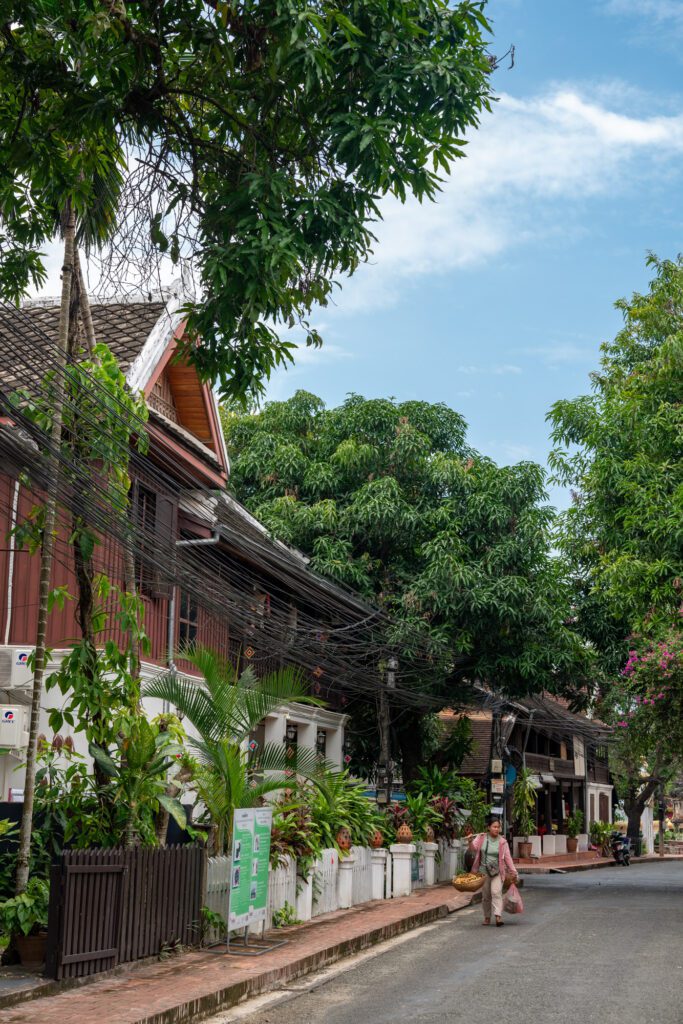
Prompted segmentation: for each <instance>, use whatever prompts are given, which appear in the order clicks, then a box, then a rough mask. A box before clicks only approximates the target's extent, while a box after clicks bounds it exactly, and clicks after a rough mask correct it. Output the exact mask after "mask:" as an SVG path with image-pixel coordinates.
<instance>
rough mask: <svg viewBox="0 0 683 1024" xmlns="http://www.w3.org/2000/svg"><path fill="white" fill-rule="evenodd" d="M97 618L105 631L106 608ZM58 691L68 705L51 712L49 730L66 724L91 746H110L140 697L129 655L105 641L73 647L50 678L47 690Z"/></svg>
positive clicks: (99, 612)
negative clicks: (96, 645)
mask: <svg viewBox="0 0 683 1024" xmlns="http://www.w3.org/2000/svg"><path fill="white" fill-rule="evenodd" d="M140 603H141V602H140ZM100 615H101V618H100ZM96 618H97V619H98V620H99V621H100V622H101V623H102V627H103V628H102V632H104V622H105V621H106V619H105V606H104V605H103V606H102V608H101V611H96ZM55 688H57V689H59V691H60V693H62V694H63V695H64V696H65V698H66V702H65V704H64V705H63V706H62V707H61V708H52V709H51V710H50V712H49V715H48V721H49V724H50V728H51V729H52V730H53V731H54V732H59V731H60V729H61V728H62V726H63V725H64V723H66V724H67V725H70V726H71V727H72V728H73V729H74V730H75V731H76V732H83V733H85V736H86V738H87V740H88V742H89V743H97V744H105V743H108V742H109V741H110V740H111V737H112V736H115V735H116V734H117V733H118V732H119V731H120V729H121V728H122V727H123V726H124V724H125V722H126V721H127V720H128V718H129V716H130V714H131V711H132V710H133V709H134V708H135V706H136V704H137V701H138V698H139V685H138V681H137V679H135V678H134V677H133V676H132V675H131V672H130V654H129V652H128V651H122V650H120V648H119V647H118V645H117V644H116V643H115V642H114V641H113V640H106V641H105V642H104V645H103V646H102V647H95V646H94V645H93V644H92V643H90V642H89V641H88V640H80V641H79V642H78V643H75V644H73V645H72V647H71V649H70V650H69V652H68V653H67V654H66V655H65V657H64V658H62V660H61V662H60V664H59V668H58V669H57V670H56V671H55V672H51V673H50V675H49V676H48V677H47V680H46V689H47V690H51V689H55Z"/></svg>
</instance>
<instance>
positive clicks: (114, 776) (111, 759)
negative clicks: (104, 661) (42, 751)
mask: <svg viewBox="0 0 683 1024" xmlns="http://www.w3.org/2000/svg"><path fill="white" fill-rule="evenodd" d="M88 749H89V751H90V755H91V757H92V758H93V760H94V761H95V764H96V765H97V766H98V768H99V769H100V771H101V772H103V773H104V775H105V776H107V778H108V779H109V780H110V782H109V795H110V799H111V801H112V803H113V805H114V807H118V808H119V809H120V810H121V812H122V813H123V815H124V818H125V823H126V827H125V842H126V845H127V846H130V845H132V844H133V843H134V842H135V841H136V840H138V839H142V840H143V842H147V843H151V844H154V843H155V842H156V836H155V833H154V817H155V815H156V814H157V813H158V812H159V809H160V808H161V809H163V810H164V811H167V812H168V813H169V814H170V815H171V816H172V817H173V818H174V819H175V821H176V822H177V823H178V825H179V826H180V828H185V825H186V824H187V818H186V815H185V809H184V807H183V806H182V804H181V803H180V801H179V800H177V799H175V798H174V797H170V796H168V795H167V793H166V788H167V784H168V777H169V772H170V770H171V768H172V767H174V765H175V758H176V757H177V756H179V755H180V753H181V748H180V747H178V746H177V745H175V744H173V743H172V741H171V740H170V738H169V736H168V734H167V733H163V732H158V731H156V730H155V729H154V728H153V727H152V726H151V725H150V724H149V722H148V721H147V719H146V718H144V717H143V716H142V715H136V716H133V717H131V718H130V719H129V720H128V721H127V722H125V723H123V724H122V729H121V731H120V732H119V733H118V734H117V735H116V740H115V745H114V747H113V749H112V750H111V751H110V750H109V749H107V747H104V746H100V745H99V744H96V743H90V745H89V748H88Z"/></svg>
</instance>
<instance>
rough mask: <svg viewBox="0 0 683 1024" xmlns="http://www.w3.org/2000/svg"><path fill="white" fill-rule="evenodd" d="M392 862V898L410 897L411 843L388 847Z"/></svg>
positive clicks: (412, 851) (412, 852)
mask: <svg viewBox="0 0 683 1024" xmlns="http://www.w3.org/2000/svg"><path fill="white" fill-rule="evenodd" d="M389 849H390V851H391V856H392V859H393V862H394V882H393V892H392V895H393V896H410V888H411V883H410V869H411V864H412V858H413V854H414V853H415V846H413V844H412V843H396V844H395V845H394V846H390V847H389Z"/></svg>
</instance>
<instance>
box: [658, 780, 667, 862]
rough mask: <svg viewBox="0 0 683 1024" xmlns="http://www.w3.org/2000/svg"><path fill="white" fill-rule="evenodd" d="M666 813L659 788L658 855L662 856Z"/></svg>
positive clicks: (662, 795) (662, 794)
mask: <svg viewBox="0 0 683 1024" xmlns="http://www.w3.org/2000/svg"><path fill="white" fill-rule="evenodd" d="M665 814H666V804H665V803H664V793H663V791H662V790H661V789H660V791H659V856H660V857H663V856H664V816H665Z"/></svg>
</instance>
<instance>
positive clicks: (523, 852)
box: [519, 842, 533, 860]
mask: <svg viewBox="0 0 683 1024" xmlns="http://www.w3.org/2000/svg"><path fill="white" fill-rule="evenodd" d="M532 850H533V846H532V845H531V843H529V842H524V843H520V844H519V855H520V857H521V858H522V859H523V860H528V859H529V858H530V857H531V851H532Z"/></svg>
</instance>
